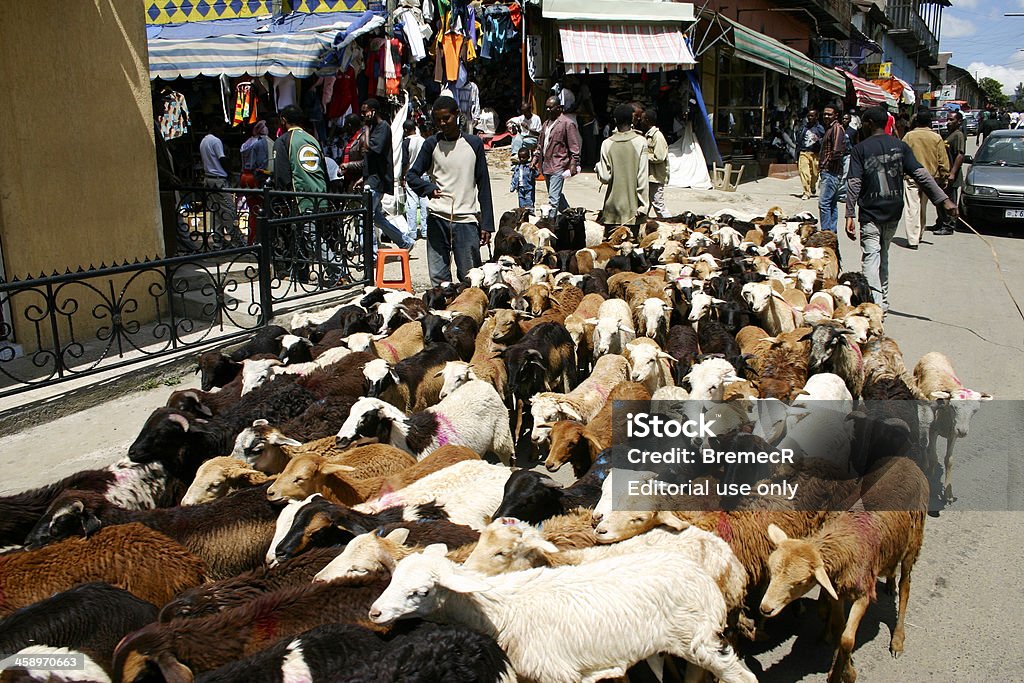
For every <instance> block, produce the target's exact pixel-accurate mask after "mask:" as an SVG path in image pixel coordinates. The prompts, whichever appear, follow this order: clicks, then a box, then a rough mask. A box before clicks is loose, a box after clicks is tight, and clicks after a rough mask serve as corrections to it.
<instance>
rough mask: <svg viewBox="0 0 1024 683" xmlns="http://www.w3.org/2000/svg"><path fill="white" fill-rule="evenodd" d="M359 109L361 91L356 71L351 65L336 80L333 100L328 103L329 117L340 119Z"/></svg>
mask: <svg viewBox="0 0 1024 683" xmlns="http://www.w3.org/2000/svg"><path fill="white" fill-rule="evenodd" d="M358 110H359V91H358V89H357V88H356V72H355V69H353V68H352V67H351V66H350V67H348V68H347V69H345V70H344V71H343V72H341V73H340V74H338V76H337V78H336V79H335V81H334V88H333V94H332V97H331V101H330V102H329V103H328V105H327V118H328V119H332V120H333V119H340V118H344V117H345V116H347V115H349V114H351V113H354V112H357V111H358Z"/></svg>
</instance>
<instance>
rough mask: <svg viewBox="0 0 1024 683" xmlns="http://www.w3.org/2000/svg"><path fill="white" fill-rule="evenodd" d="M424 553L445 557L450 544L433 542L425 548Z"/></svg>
mask: <svg viewBox="0 0 1024 683" xmlns="http://www.w3.org/2000/svg"><path fill="white" fill-rule="evenodd" d="M423 554H424V555H428V556H429V555H433V556H435V557H444V556H445V555H447V554H448V546H446V545H445V544H444V543H431V544H430V545H428V546H427V547H426V548H424V549H423Z"/></svg>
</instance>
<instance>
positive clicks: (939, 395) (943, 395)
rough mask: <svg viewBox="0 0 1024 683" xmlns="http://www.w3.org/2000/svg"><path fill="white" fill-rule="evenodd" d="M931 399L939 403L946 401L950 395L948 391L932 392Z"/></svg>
mask: <svg viewBox="0 0 1024 683" xmlns="http://www.w3.org/2000/svg"><path fill="white" fill-rule="evenodd" d="M931 397H932V398H934V399H936V400H939V401H948V400H949V397H950V393H949V392H948V391H933V392H932V393H931Z"/></svg>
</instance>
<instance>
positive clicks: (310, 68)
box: [149, 32, 335, 80]
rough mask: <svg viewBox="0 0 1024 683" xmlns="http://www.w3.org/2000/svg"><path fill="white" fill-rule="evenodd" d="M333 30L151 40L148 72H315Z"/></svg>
mask: <svg viewBox="0 0 1024 683" xmlns="http://www.w3.org/2000/svg"><path fill="white" fill-rule="evenodd" d="M334 35H335V34H333V33H330V34H324V33H313V32H310V33H289V34H284V35H281V34H273V33H265V34H257V35H253V34H249V35H229V36H218V37H216V38H192V39H185V40H161V39H156V40H152V41H150V43H149V77H150V78H162V79H164V80H173V79H175V78H195V77H196V76H220V75H225V76H244V75H249V76H263V75H264V74H269V75H271V76H287V75H288V74H291V75H293V76H295V77H296V78H306V77H307V76H313V75H315V74H316V71H317V69H316V67H317V64H318V63H319V62H320V60H321V58H322V57H323V55H324V54H325V53H327V52H328V51H329V50H330V49H331V48H332V47H333V46H334Z"/></svg>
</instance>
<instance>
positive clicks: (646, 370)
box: [625, 337, 675, 395]
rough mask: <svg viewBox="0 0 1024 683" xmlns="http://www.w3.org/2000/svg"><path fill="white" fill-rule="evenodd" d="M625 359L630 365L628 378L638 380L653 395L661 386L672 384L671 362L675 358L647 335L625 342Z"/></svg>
mask: <svg viewBox="0 0 1024 683" xmlns="http://www.w3.org/2000/svg"><path fill="white" fill-rule="evenodd" d="M625 356H626V360H628V361H629V366H630V380H632V381H633V382H640V383H641V384H643V385H644V387H645V388H646V389H647V391H649V392H651V394H652V395H653V394H654V393H655V392H657V391H658V389H660V388H661V387H665V386H671V385H674V384H675V382H674V381H673V379H672V363H674V362H675V358H673V357H672V356H670V355H669V354H667V353H665V352H664V351H662V350H661V347H659V346H658V345H657V344H656V343H655V342H654V341H653V340H651V339H648V338H647V337H641V338H639V339H634V340H633V341H631V342H629V343H628V344H626V353H625Z"/></svg>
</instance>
